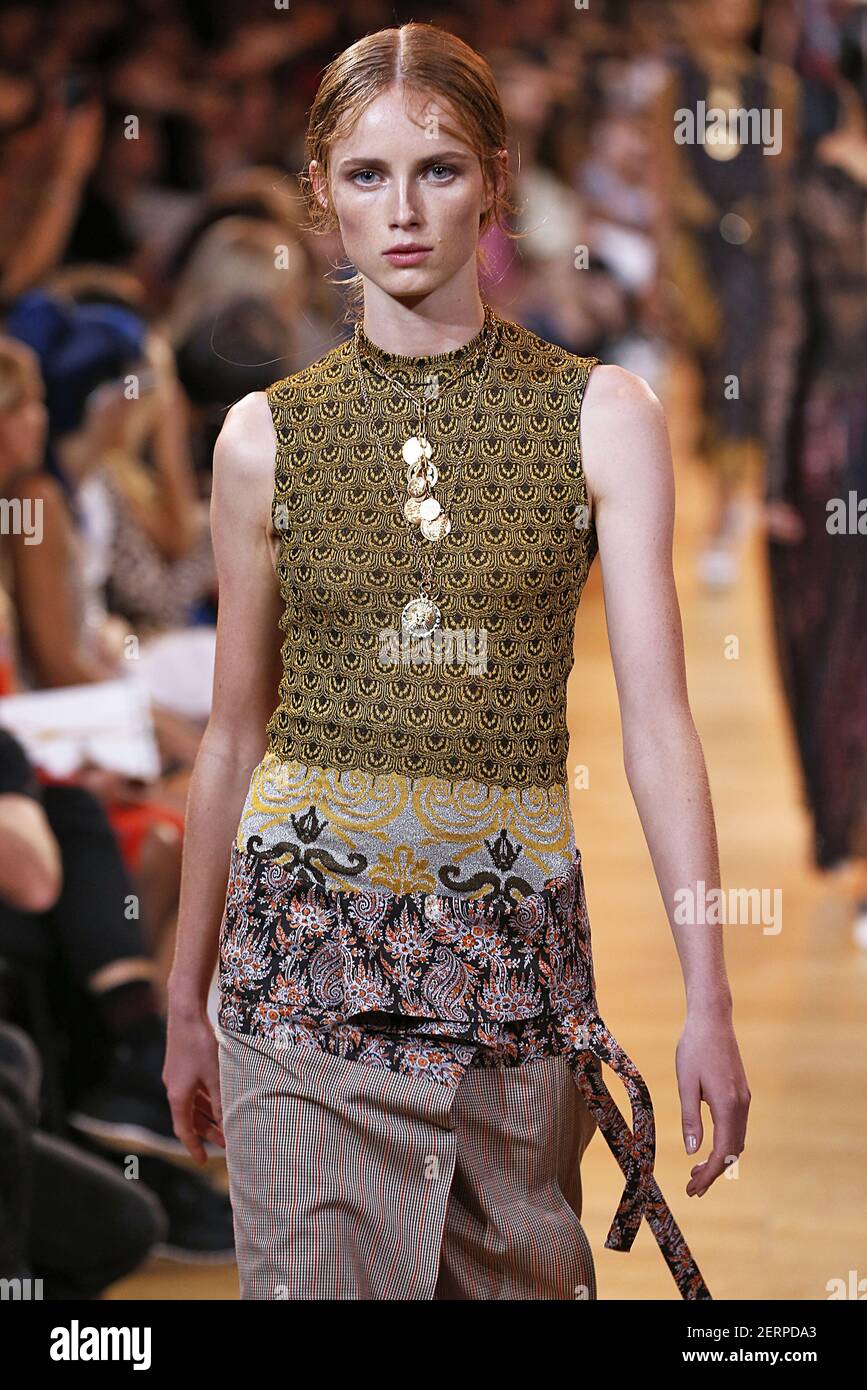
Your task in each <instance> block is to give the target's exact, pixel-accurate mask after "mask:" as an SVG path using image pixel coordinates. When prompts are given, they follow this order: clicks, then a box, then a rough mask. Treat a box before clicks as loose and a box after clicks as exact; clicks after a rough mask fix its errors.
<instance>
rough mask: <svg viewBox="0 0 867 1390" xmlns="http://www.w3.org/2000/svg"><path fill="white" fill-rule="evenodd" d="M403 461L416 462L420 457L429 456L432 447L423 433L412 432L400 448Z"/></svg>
mask: <svg viewBox="0 0 867 1390" xmlns="http://www.w3.org/2000/svg"><path fill="white" fill-rule="evenodd" d="M401 453H402V454H403V458H404V462H405V463H418V462H419V460H420V459H422V458H430V456H431V454H432V453H433V449H432V447H431V445H430V444H429V443H428V441H427V440H426V439H425V437H424V435H421V436H419V435H417V434H413V435H411V436H410V438H409V439H408V440H407V441H406V443H405V444H404V446H403V448H402V449H401Z"/></svg>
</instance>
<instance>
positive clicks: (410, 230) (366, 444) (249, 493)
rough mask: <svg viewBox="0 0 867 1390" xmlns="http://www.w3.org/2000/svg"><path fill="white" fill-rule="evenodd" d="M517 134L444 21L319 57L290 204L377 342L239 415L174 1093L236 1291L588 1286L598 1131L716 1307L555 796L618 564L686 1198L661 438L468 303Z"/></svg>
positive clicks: (696, 1076) (185, 923) (689, 853)
mask: <svg viewBox="0 0 867 1390" xmlns="http://www.w3.org/2000/svg"><path fill="white" fill-rule="evenodd" d="M505 140H506V132H505V124H504V119H503V113H502V108H501V106H500V103H499V99H498V96H497V92H496V88H495V86H494V83H493V79H492V77H491V74H490V69H489V68H488V66H487V64H486V63H485V62H484V60H483V59H482V58H480V56H479V55H478V54H476V53H474V52H473V50H471V49H469V48H468V47H467V46H466V45H464V44H463V43H462V42H460V41H459V40H458V39H456V38H455V37H453V36H452V35H450V34H448V33H446V32H445V31H443V30H440V29H437V28H436V27H435V26H430V25H423V24H409V25H404V26H402V27H401V28H400V29H390V30H383V31H381V32H379V33H377V34H373V35H369V36H367V37H365V38H364V39H361V40H360V41H359V42H358V43H356V44H354V45H353V46H352V47H351V48H350V49H348V50H347V51H346V52H345V53H343V54H340V55H339V56H338V57H337V58H336V59H335V60H334V62H333V63H332V64H331V65H330V67H329V68H328V69H327V70H326V73H325V75H324V77H323V80H322V82H321V84H320V88H319V91H318V93H317V97H316V100H315V102H314V105H313V108H312V110H311V113H310V120H309V128H308V141H307V152H308V155H309V165H308V171H309V177H308V178H307V179H306V180H305V188H306V190H307V192H308V196H309V199H310V206H311V209H312V210H313V212H314V213H315V215H316V218H317V219H318V221H319V223H320V225H322V226H323V227H324V226H333V225H338V224H339V228H340V232H341V235H342V238H343V242H344V247H345V249H346V253H347V256H348V257H349V258H350V259H351V261H352V264H353V265H354V266H355V267H356V269H357V272H358V274H357V276H356V280H355V282H354V291H355V299H354V301H353V302H354V304H355V305H356V306H357V307H363V318H361V317H359V318H357V319H356V322H355V324H354V328H353V332H352V334H351V335H350V336H349V337H348V338H347V339H346V340H345V341H343V342H341V343H340V344H339V345H338V346H337V347H335V348H333V349H332V350H331V351H329V352H328V353H326V354H325V355H324V356H323V357H321V358H320V359H319V360H318V361H316V362H314V363H312V364H311V365H310V366H309V367H307V368H305V369H304V370H302V371H300V372H297V373H295V374H294V375H292V376H289V377H286V378H283V379H282V380H279V381H277V382H275V384H274V385H273V386H272V387H271V388H270V389H269V390H268V392H267V393H253V394H252V395H251V396H249V397H246V398H245V399H244V400H243V401H241V402H239V403H238V404H237V405H236V406H234V407H233V408H232V411H231V412H230V414H229V417H228V419H227V421H226V424H225V426H224V429H223V432H222V434H221V437H220V440H219V442H218V445H217V449H216V452H215V463H214V502H213V519H214V533H215V553H216V554H217V557H218V566H219V569H220V612H219V625H218V657H217V670H216V676H215V689H214V711H213V714H212V718H211V722H210V724H209V728H208V731H207V732H206V735H205V739H204V741H203V751H202V753H201V754H200V759H199V764H197V768H196V771H195V773H194V780H193V787H192V789H191V795H190V811H189V825H188V830H187V848H186V862H185V880H184V885H183V888H182V901H181V914H180V927H179V935H178V949H177V954H176V959H175V964H174V967H173V970H172V978H171V980H170V1021H169V1033H170V1036H169V1056H168V1060H167V1064H166V1084H167V1086H168V1089H169V1094H170V1098H171V1100H172V1106H173V1113H174V1115H175V1120H176V1127H177V1132H178V1133H179V1135H180V1136H181V1137H182V1138H184V1140H185V1142H187V1143H188V1147H189V1149H190V1152H191V1153H193V1154H194V1156H201V1155H202V1154H203V1149H202V1144H203V1141H207V1140H216V1141H217V1142H221V1141H222V1142H225V1145H226V1155H227V1163H228V1168H229V1177H230V1187H231V1195H232V1203H233V1210H234V1214H235V1231H236V1243H237V1249H238V1261H239V1272H240V1279H241V1294H242V1297H245V1298H292V1299H296V1298H298V1299H301V1298H306V1299H309V1298H323V1299H324V1298H342V1299H349V1298H362V1299H395V1298H400V1299H431V1298H447V1299H509V1298H569V1299H575V1298H581V1299H584V1298H587V1299H591V1298H594V1299H595V1298H596V1296H597V1294H596V1279H595V1271H594V1266H593V1259H592V1253H591V1250H590V1247H589V1244H588V1241H587V1237H586V1234H585V1232H584V1230H583V1227H582V1224H581V1220H580V1217H581V1205H582V1195H581V1185H580V1160H581V1156H582V1154H583V1151H584V1149H585V1148H586V1145H587V1143H588V1142H589V1141H590V1138H591V1137H592V1135H593V1133H594V1132H595V1129H596V1127H597V1126H598V1128H599V1129H600V1130H601V1132H602V1134H603V1136H604V1138H605V1140H606V1142H607V1143H608V1144H609V1146H610V1147H611V1150H612V1152H613V1154H614V1156H615V1158H616V1160H617V1162H618V1164H619V1165H620V1168H621V1170H622V1174H623V1179H624V1188H623V1194H622V1197H621V1200H620V1203H619V1204H618V1207H617V1211H616V1213H615V1215H614V1218H613V1220H612V1223H611V1227H610V1230H609V1232H608V1235H607V1238H606V1245H607V1246H608V1247H609V1248H612V1249H619V1250H628V1249H629V1248H630V1247H631V1245H632V1243H633V1241H634V1239H635V1236H636V1233H637V1230H638V1228H639V1226H640V1223H641V1220H642V1218H643V1217H646V1219H647V1220H648V1223H649V1224H650V1226H651V1228H652V1230H653V1232H654V1235H655V1237H656V1239H657V1241H658V1242H659V1245H660V1249H661V1252H662V1254H663V1256H664V1258H665V1260H666V1262H667V1264H668V1266H669V1268H670V1270H671V1273H672V1276H673V1278H674V1280H675V1282H676V1284H677V1287H678V1289H679V1291H680V1293H681V1295H682V1296H683V1297H684V1298H689V1299H700V1298H709V1297H710V1294H709V1291H708V1288H707V1286H706V1284H705V1282H704V1280H703V1278H702V1276H701V1273H700V1271H699V1269H698V1267H697V1265H696V1263H695V1261H694V1260H693V1258H692V1256H691V1253H690V1251H689V1249H688V1247H687V1245H686V1243H685V1241H684V1239H683V1236H682V1234H681V1232H680V1230H679V1228H678V1226H677V1224H676V1223H675V1221H674V1218H673V1216H672V1214H671V1211H670V1210H669V1208H668V1206H667V1204H666V1202H665V1200H664V1198H663V1196H662V1194H661V1192H660V1191H659V1188H658V1186H657V1185H656V1182H655V1178H654V1174H653V1169H654V1156H655V1134H654V1123H653V1111H652V1105H651V1100H650V1096H649V1094H648V1091H647V1087H646V1085H645V1083H644V1080H643V1078H642V1076H641V1074H640V1072H639V1071H638V1069H637V1067H636V1066H635V1064H634V1063H633V1062H632V1060H631V1058H630V1057H629V1056H628V1055H627V1054H626V1053H625V1052H624V1051H623V1050H622V1048H621V1047H620V1046H619V1044H618V1043H617V1041H616V1039H615V1037H614V1036H613V1035H612V1033H611V1031H610V1030H609V1028H608V1027H607V1025H606V1023H605V1022H604V1020H603V1018H602V1017H601V1016H600V1013H599V1010H598V1007H597V1000H596V982H595V978H594V971H593V960H592V951H591V941H590V926H589V917H588V911H587V902H586V896H585V890H584V881H583V865H582V856H581V852H580V850H579V849H578V848H577V846H576V842H575V833H574V826H573V823H572V819H571V812H570V803H569V786H568V776H567V767H566V758H567V753H568V737H567V730H566V679H567V677H568V675H569V672H570V670H571V668H572V665H573V631H574V621H575V614H576V610H577V607H578V603H579V600H580V597H581V592H582V589H583V587H584V583H585V581H586V578H587V573H588V571H589V568H590V565H591V564H592V561H593V559H594V558H595V556H596V554H597V553H600V555H601V557H602V560H603V563H604V565H605V580H606V605H607V608H608V621H609V631H610V634H611V642H612V652H613V656H614V661H615V669H616V675H617V680H618V688H619V693H620V700H621V712H622V716H623V728H624V750H625V757H626V762H627V769H628V772H629V774H630V783H631V786H632V788H633V794H634V796H635V798H636V803H637V805H638V808H639V811H640V814H641V816H642V822H643V824H644V826H645V830H646V834H647V838H648V843H649V847H650V850H651V853H652V855H653V859H654V866H655V868H656V871H657V876H658V879H659V882H660V887H661V890H662V892H663V897H664V899H665V901H666V906H667V909H668V910H669V915H670V918H671V921H672V929H673V931H674V932H675V936H676V941H677V946H678V951H679V955H680V959H681V963H682V967H683V971H684V982H685V988H686V994H687V1018H686V1022H685V1025H684V1030H683V1033H682V1036H681V1038H680V1041H679V1043H678V1048H677V1063H678V1084H679V1087H680V1092H681V1098H682V1105H683V1115H684V1142H685V1143H686V1136H687V1134H689V1133H691V1134H693V1135H694V1136H695V1144H694V1146H693V1148H692V1149H690V1147H689V1146H687V1149H688V1151H697V1149H698V1146H699V1145H700V1143H701V1136H702V1128H701V1119H700V1107H701V1101H702V1100H705V1101H706V1102H707V1103H708V1105H709V1107H710V1109H711V1114H712V1116H713V1120H714V1145H713V1151H712V1153H711V1154H710V1155H709V1157H708V1159H707V1160H705V1162H704V1163H702V1164H698V1163H697V1164H695V1165H694V1167H693V1169H692V1176H691V1180H690V1184H689V1185H688V1188H687V1191H688V1192H689V1193H690V1194H692V1193H693V1192H698V1191H704V1190H706V1188H707V1187H708V1186H710V1184H711V1183H712V1182H713V1181H714V1180H715V1178H716V1177H717V1176H718V1175H719V1173H720V1172H722V1171H723V1170H724V1166H725V1156H726V1155H731V1154H732V1153H739V1152H741V1150H742V1149H743V1143H744V1131H745V1125H746V1112H747V1107H748V1100H749V1092H748V1089H747V1085H746V1079H745V1077H744V1074H743V1068H742V1065H741V1061H740V1056H739V1053H738V1048H737V1043H736V1040H735V1037H734V1032H733V1028H732V1023H731V997H730V992H729V987H728V983H727V980H726V977H725V967H724V963H723V959H722V947H721V940H720V932H719V928H716V927H713V926H708V925H706V924H705V923H704V922H702V924H701V925H695V924H692V925H686V926H684V925H683V924H682V923H681V922H680V921H679V920H678V919H677V917H676V914H675V910H674V901H675V893H676V891H677V890H678V889H679V888H689V887H690V886H694V885H695V883H696V881H697V880H701V879H704V880H705V882H706V883H708V884H713V883H714V882H715V881H716V882H718V866H717V863H716V845H715V835H714V828H713V818H712V812H711V809H710V799H709V795H708V793H707V779H706V772H705V769H704V762H703V757H702V754H701V749H700V745H699V744H698V739H697V735H696V734H695V728H694V725H693V723H692V718H691V715H690V713H689V707H688V701H687V697H686V691H685V677H684V671H683V653H682V639H681V635H680V624H679V618H678V615H677V604H676V596H675V595H674V589H673V580H672V577H671V525H672V519H671V511H672V498H671V462H670V455H669V453H668V445H667V438H666V435H665V427H664V421H663V419H662V416H661V411H660V408H659V405H658V402H657V401H656V400H655V398H654V397H653V396H652V395H651V393H650V392H649V391H648V389H647V388H646V387H645V386H644V384H643V383H642V382H640V381H639V380H638V379H637V378H635V377H633V376H632V375H631V374H630V373H628V372H624V371H622V370H620V369H619V368H614V367H605V366H602V365H597V364H596V362H595V359H589V358H583V357H578V356H575V355H574V354H572V353H570V352H568V351H566V350H565V349H562V348H560V347H557V346H555V345H553V344H550V343H547V342H545V341H544V340H543V339H541V338H539V337H537V336H536V335H535V334H533V333H532V332H530V331H529V330H526V329H524V328H523V327H521V326H520V325H518V324H517V323H513V322H511V321H510V320H508V319H506V318H504V317H502V316H500V315H499V314H498V313H496V312H495V311H494V310H493V309H492V308H491V306H490V305H488V304H486V303H484V302H483V300H482V298H481V296H480V293H479V282H478V250H479V246H478V243H479V238H480V236H481V235H482V234H483V232H484V231H485V230H486V228H487V226H488V225H490V222H491V220H492V219H493V218H494V217H495V216H497V215H498V212H499V210H500V208H501V207H502V206H504V205H505V204H504V200H503V195H502V189H503V187H504V180H505V172H506V171H505V164H504V162H503V157H504V154H505ZM335 219H336V220H335ZM582 408H583V409H582ZM591 459H592V460H593V466H592V467H591V465H590V460H591ZM627 461H629V464H630V475H629V476H627V475H626V471H625V470H626V465H627ZM266 465H267V466H266ZM266 557H267V558H266ZM609 566H610V571H609ZM275 569H276V577H277V579H278V580H279V595H276V590H277V584H276V583H275V577H274V572H275ZM275 595H276V596H275ZM278 621H279V626H280V635H281V636H282V641H281V642H280V643H279V650H278V649H277V648H278V643H277V642H276V641H275V640H274V637H272V631H273V630H274V629H275V628H276V626H277V622H278ZM269 624H272V625H273V626H272V627H270V628H269ZM278 686H279V688H278ZM275 693H276V696H277V703H276V707H275V706H274V695H275ZM657 702H658V703H657ZM263 728H264V729H265V733H266V740H265V747H264V749H263V747H262V730H263ZM663 793H666V794H670V802H669V801H668V800H667V796H665V795H663ZM239 813H240V814H239ZM230 826H231V830H230ZM224 833H225V839H223V838H222V837H223V835H224ZM230 839H231V844H230V848H229V853H228V865H226V861H225V858H224V854H225V850H224V846H225V845H227V844H228V843H229V840H230ZM226 868H227V869H228V888H227V891H225V895H224V889H225V888H226V874H225V869H226ZM220 869H222V870H223V877H222V881H221V882H219V884H218V881H219V879H220V874H219V872H218V870H220ZM194 904H195V906H194ZM217 923H219V931H218V932H217V930H216V925H217ZM217 958H218V965H219V982H220V1009H219V1026H218V1029H217V1046H218V1049H219V1051H218V1056H217V1055H216V1049H215V1046H214V1035H213V1031H212V1030H211V1028H210V1024H209V1023H208V1020H207V1018H206V1016H205V1010H204V1004H203V999H204V998H205V996H206V993H207V986H208V983H209V980H210V972H211V971H212V970H213V967H214V964H215V960H217ZM209 1035H210V1036H209ZM603 1066H606V1067H608V1068H609V1070H610V1071H611V1072H612V1073H613V1074H614V1075H616V1076H618V1077H619V1078H620V1079H621V1080H622V1082H623V1084H624V1086H625V1087H626V1090H627V1094H628V1097H629V1101H630V1106H631V1115H630V1122H629V1124H627V1122H626V1120H625V1119H624V1118H623V1116H622V1115H621V1114H620V1111H619V1110H618V1108H617V1106H616V1105H615V1103H614V1101H613V1099H612V1097H611V1095H610V1092H609V1090H608V1086H607V1083H606V1078H605V1073H604V1071H603Z"/></svg>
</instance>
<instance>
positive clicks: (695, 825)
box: [581, 365, 750, 1196]
mask: <svg viewBox="0 0 867 1390" xmlns="http://www.w3.org/2000/svg"><path fill="white" fill-rule="evenodd" d="M581 453H582V461H583V464H584V472H585V477H586V480H587V487H588V492H589V500H590V502H591V505H592V508H593V515H594V519H595V522H596V531H597V536H598V540H599V557H600V562H601V565H602V578H603V591H604V597H605V614H606V621H607V625H608V638H609V644H610V648H611V657H612V662H613V666H614V676H615V681H616V684H617V694H618V700H619V703H620V716H621V727H622V734H623V758H624V766H625V769H626V776H627V779H628V781H629V787H630V790H631V792H632V795H633V798H634V800H635V805H636V808H637V810H638V814H639V817H640V819H641V824H642V828H643V830H644V834H645V838H646V840H647V845H648V848H649V850H650V854H651V858H652V860H653V867H654V871H655V873H656V879H657V883H658V884H659V888H660V892H661V894H662V899H663V903H664V904H665V909H666V912H667V914H668V918H669V922H670V925H671V930H672V934H673V936H674V940H675V944H676V947H677V953H678V956H679V959H680V965H681V970H682V972H683V979H684V986H685V990H686V1004H687V1015H686V1022H685V1025H684V1029H683V1033H682V1035H681V1038H680V1041H679V1043H678V1047H677V1054H676V1067H677V1081H678V1089H679V1092H680V1100H681V1113H682V1122H683V1136H684V1143H685V1145H686V1148H687V1152H696V1151H697V1150H698V1148H699V1147H700V1145H701V1142H702V1122H701V1101H702V1100H704V1101H706V1102H707V1105H708V1107H709V1109H710V1112H711V1115H712V1118H713V1127H714V1129H713V1137H714V1143H713V1151H712V1153H711V1154H710V1156H709V1158H708V1159H707V1160H705V1161H704V1162H703V1163H700V1164H696V1165H695V1167H694V1168H693V1169H692V1178H691V1181H690V1182H689V1184H688V1185H687V1189H686V1190H687V1192H688V1193H689V1195H690V1196H692V1195H693V1194H694V1193H696V1192H698V1193H699V1194H701V1193H703V1192H705V1191H706V1189H707V1188H708V1187H709V1186H710V1185H711V1183H712V1182H713V1181H714V1180H715V1179H716V1178H717V1177H718V1176H719V1175H720V1173H722V1172H724V1171H725V1168H726V1159H727V1158H728V1159H729V1161H730V1160H731V1156H732V1155H736V1154H740V1153H741V1152H742V1150H743V1147H744V1136H745V1132H746V1123H747V1112H748V1109H749V1101H750V1091H749V1087H748V1085H747V1079H746V1076H745V1074H744V1068H743V1064H742V1062H741V1057H740V1053H739V1050H738V1045H737V1040H736V1038H735V1034H734V1027H733V1023H732V996H731V989H730V986H729V982H728V979H727V977H726V969H725V960H724V956H723V939H722V929H721V927H720V926H718V925H713V924H706V923H683V922H678V921H677V920H676V917H675V910H676V898H675V894H676V893H677V892H678V890H683V889H687V890H692V892H693V893H694V892H695V889H696V884H697V881H698V880H699V879H702V880H704V883H705V886H706V890H707V891H710V890H712V889H714V888H719V886H720V871H719V856H718V849H717V841H716V831H715V827H714V818H713V807H712V804H711V796H710V787H709V784H708V777H707V769H706V766H705V761H704V754H703V751H702V747H701V742H700V740H699V736H698V732H697V730H696V727H695V723H694V721H693V717H692V712H691V710H690V707H689V697H688V694H687V687H686V667H685V662H684V654H683V631H682V626H681V618H680V609H679V605H678V600H677V592H676V590H675V584H674V573H673V569H672V558H671V556H672V538H673V531H674V474H673V468H672V459H671V446H670V443H669V438H668V430H667V427H666V423H665V415H664V412H663V409H662V406H661V405H660V403H659V401H658V399H657V397H656V396H655V395H654V393H653V392H652V391H651V389H650V387H649V386H647V384H646V383H645V382H644V381H642V380H641V379H640V378H639V377H637V376H635V375H634V374H633V373H632V372H628V371H625V370H624V369H623V368H621V367H616V366H603V365H600V366H597V367H596V368H594V370H593V371H592V372H591V374H590V379H589V381H588V384H587V388H586V392H585V399H584V404H583V408H582V415H581ZM689 1135H694V1136H695V1145H694V1147H693V1148H692V1149H691V1148H690V1146H689V1142H688V1136H689Z"/></svg>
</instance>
